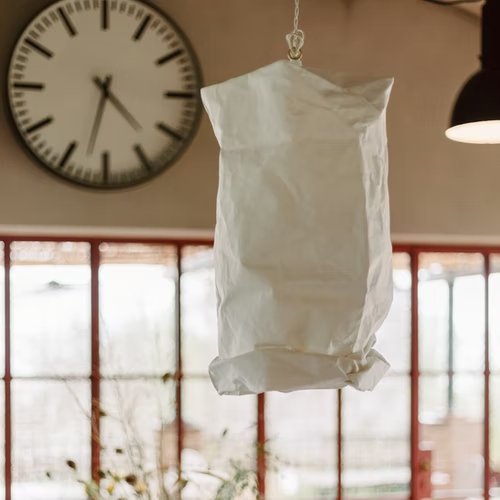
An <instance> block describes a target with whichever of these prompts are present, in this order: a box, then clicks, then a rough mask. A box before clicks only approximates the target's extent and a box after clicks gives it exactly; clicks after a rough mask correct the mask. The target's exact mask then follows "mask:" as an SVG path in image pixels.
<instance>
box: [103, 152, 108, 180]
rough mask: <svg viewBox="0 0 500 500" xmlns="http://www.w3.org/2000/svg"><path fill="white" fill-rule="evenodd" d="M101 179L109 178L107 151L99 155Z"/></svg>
mask: <svg viewBox="0 0 500 500" xmlns="http://www.w3.org/2000/svg"><path fill="white" fill-rule="evenodd" d="M101 168H102V180H103V181H104V182H106V183H107V182H108V180H109V151H104V152H103V153H102V156H101Z"/></svg>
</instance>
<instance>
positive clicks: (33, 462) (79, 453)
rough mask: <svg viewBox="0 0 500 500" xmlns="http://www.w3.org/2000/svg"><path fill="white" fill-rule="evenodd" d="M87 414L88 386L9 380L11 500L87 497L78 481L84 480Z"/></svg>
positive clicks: (86, 474) (87, 460) (86, 475)
mask: <svg viewBox="0 0 500 500" xmlns="http://www.w3.org/2000/svg"><path fill="white" fill-rule="evenodd" d="M89 414H90V385H89V383H88V382H63V381H58V382H45V381H25V380H23V381H19V380H14V381H13V382H12V426H13V427H12V440H13V449H12V475H13V478H12V480H13V484H12V498H13V500H27V499H29V500H54V499H55V498H57V499H58V500H59V499H61V500H64V499H67V500H76V499H85V498H86V495H85V492H84V489H83V487H82V485H81V484H80V483H78V479H83V480H88V478H89V471H90V420H89ZM67 460H73V461H74V462H75V464H77V471H76V472H75V471H74V470H72V469H70V468H69V467H68V466H67V464H66V462H67Z"/></svg>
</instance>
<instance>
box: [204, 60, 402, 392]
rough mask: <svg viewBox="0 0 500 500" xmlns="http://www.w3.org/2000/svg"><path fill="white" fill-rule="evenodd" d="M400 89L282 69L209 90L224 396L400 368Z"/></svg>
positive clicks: (331, 382)
mask: <svg viewBox="0 0 500 500" xmlns="http://www.w3.org/2000/svg"><path fill="white" fill-rule="evenodd" d="M391 86H392V79H383V80H370V81H364V82H362V83H357V84H349V83H346V81H345V79H340V78H336V77H335V78H332V79H330V78H328V79H327V78H324V77H322V76H319V75H318V74H316V73H313V72H312V71H309V70H307V69H305V68H303V67H301V66H298V65H296V64H293V63H291V62H289V61H279V62H276V63H274V64H271V65H269V66H266V67H263V68H260V69H258V70H256V71H253V72H252V73H249V74H247V75H243V76H240V77H237V78H233V79H231V80H229V81H226V82H223V83H221V84H217V85H212V86H210V87H207V88H204V89H203V90H202V99H203V103H204V105H205V108H206V110H207V113H208V115H209V117H210V120H211V122H212V126H213V128H214V132H215V135H216V137H217V140H218V142H219V145H220V150H221V151H220V164H219V190H218V198H217V224H216V231H215V274H216V287H217V297H218V330H219V332H218V333H219V356H218V357H217V358H216V359H215V360H214V361H213V362H212V363H211V365H210V369H209V372H210V376H211V378H212V381H213V383H214V385H215V387H216V389H217V390H218V392H219V393H221V394H249V393H261V392H264V391H270V390H276V391H282V392H289V391H293V390H299V389H331V388H340V387H344V386H346V385H350V386H353V387H355V388H357V389H360V390H371V389H373V388H374V386H375V385H376V384H377V382H378V381H379V380H380V378H381V377H382V376H383V375H384V373H385V372H386V370H387V369H388V366H389V365H388V363H387V361H386V360H385V359H384V358H383V357H382V356H381V355H380V354H379V353H378V352H377V351H375V350H374V349H373V345H374V343H375V333H376V331H377V330H378V328H379V327H380V325H381V323H382V322H383V320H384V318H385V317H386V315H387V313H388V311H389V307H390V305H391V301H392V252H391V240H390V230H389V198H388V190H387V139H386V130H385V110H386V105H387V101H388V98H389V94H390V89H391Z"/></svg>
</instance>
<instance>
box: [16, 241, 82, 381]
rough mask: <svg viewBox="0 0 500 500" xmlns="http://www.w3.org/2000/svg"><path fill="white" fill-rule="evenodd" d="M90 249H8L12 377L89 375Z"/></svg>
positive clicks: (44, 245)
mask: <svg viewBox="0 0 500 500" xmlns="http://www.w3.org/2000/svg"><path fill="white" fill-rule="evenodd" d="M89 250H90V248H89V245H88V244H87V243H74V242H62V243H56V242H31V241H30V242H14V243H12V246H11V255H12V268H11V310H12V323H11V330H12V374H13V376H41V375H61V376H62V375H88V374H89V373H90V266H89V261H90V257H89Z"/></svg>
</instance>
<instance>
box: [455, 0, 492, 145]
mask: <svg viewBox="0 0 500 500" xmlns="http://www.w3.org/2000/svg"><path fill="white" fill-rule="evenodd" d="M499 28H500V0H486V2H485V4H484V6H483V13H482V54H481V69H480V70H479V71H478V72H477V73H475V74H474V75H473V76H472V77H471V78H470V79H469V80H468V81H467V83H466V84H465V85H464V87H463V88H462V90H461V91H460V94H459V95H458V98H457V100H456V102H455V107H454V109H453V113H452V116H451V124H450V128H448V130H446V137H448V139H451V140H453V141H458V142H467V143H471V144H500V29H499Z"/></svg>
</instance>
